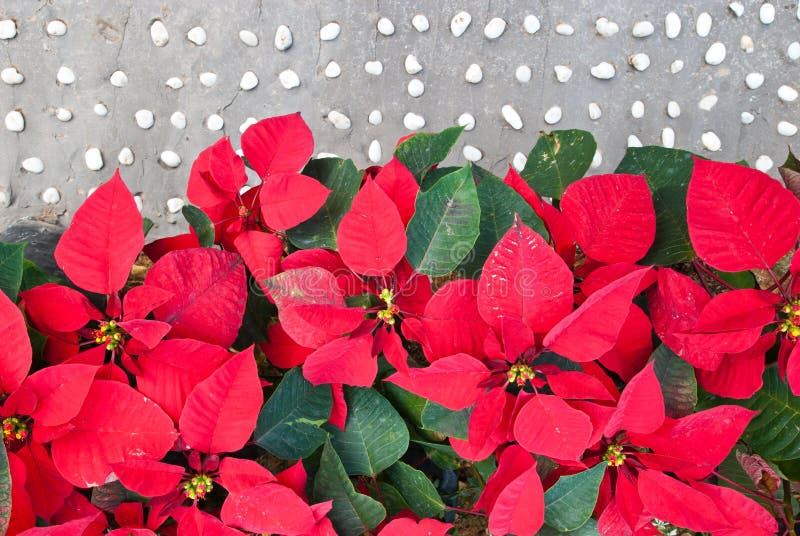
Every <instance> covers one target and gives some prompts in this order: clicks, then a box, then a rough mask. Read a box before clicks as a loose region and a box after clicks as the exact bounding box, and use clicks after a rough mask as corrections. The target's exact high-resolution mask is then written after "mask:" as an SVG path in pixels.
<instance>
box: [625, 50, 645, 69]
mask: <svg viewBox="0 0 800 536" xmlns="http://www.w3.org/2000/svg"><path fill="white" fill-rule="evenodd" d="M628 64H630V66H631V67H633V68H634V69H636V70H637V71H644V70H646V69H647V68H648V67H650V56H648V55H647V54H645V53H644V52H639V53H638V54H634V55H632V56H629V57H628Z"/></svg>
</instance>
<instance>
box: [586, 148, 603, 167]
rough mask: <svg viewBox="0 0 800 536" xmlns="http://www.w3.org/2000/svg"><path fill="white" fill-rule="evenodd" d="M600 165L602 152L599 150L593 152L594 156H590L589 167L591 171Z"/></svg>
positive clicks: (601, 163)
mask: <svg viewBox="0 0 800 536" xmlns="http://www.w3.org/2000/svg"><path fill="white" fill-rule="evenodd" d="M601 165H603V152H602V151H601V150H600V149H596V150H595V151H594V156H592V163H591V164H589V166H590V167H591V168H592V169H597V168H599V167H600V166H601Z"/></svg>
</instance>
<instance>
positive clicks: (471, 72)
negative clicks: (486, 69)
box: [464, 63, 483, 84]
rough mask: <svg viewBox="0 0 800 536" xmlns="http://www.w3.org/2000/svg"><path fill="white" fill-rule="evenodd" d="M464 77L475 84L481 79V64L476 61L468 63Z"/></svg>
mask: <svg viewBox="0 0 800 536" xmlns="http://www.w3.org/2000/svg"><path fill="white" fill-rule="evenodd" d="M464 79H465V80H466V81H467V82H469V83H470V84H477V83H479V82H480V81H481V80H483V71H482V70H481V66H480V65H478V64H477V63H473V64H472V65H470V66H469V67H468V68H467V72H466V74H464Z"/></svg>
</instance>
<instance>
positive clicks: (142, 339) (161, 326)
mask: <svg viewBox="0 0 800 536" xmlns="http://www.w3.org/2000/svg"><path fill="white" fill-rule="evenodd" d="M117 325H118V326H119V327H121V328H122V329H124V330H125V333H127V334H128V335H130V336H131V338H132V339H133V340H135V341H137V342H139V343H141V344H142V345H144V347H145V348H147V349H148V350H152V349H153V348H155V347H156V345H157V344H158V343H160V342H161V339H163V338H164V337H165V336H166V335H167V333H169V331H170V330H171V329H172V326H171V325H169V324H167V323H166V322H159V321H158V320H142V319H139V318H135V319H133V320H128V321H127V322H117ZM128 351H131V350H130V348H128Z"/></svg>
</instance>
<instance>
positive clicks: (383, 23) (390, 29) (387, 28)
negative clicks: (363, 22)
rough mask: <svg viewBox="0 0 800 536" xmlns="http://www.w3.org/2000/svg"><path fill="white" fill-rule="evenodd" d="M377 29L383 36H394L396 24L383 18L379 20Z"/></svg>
mask: <svg viewBox="0 0 800 536" xmlns="http://www.w3.org/2000/svg"><path fill="white" fill-rule="evenodd" d="M377 28H378V32H379V33H380V34H381V35H385V36H387V37H388V36H390V35H392V34H394V23H393V22H392V21H391V20H389V19H388V18H386V17H381V18H380V19H378V24H377Z"/></svg>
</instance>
